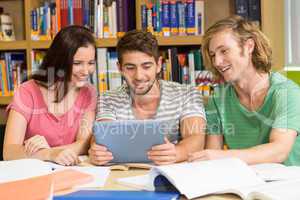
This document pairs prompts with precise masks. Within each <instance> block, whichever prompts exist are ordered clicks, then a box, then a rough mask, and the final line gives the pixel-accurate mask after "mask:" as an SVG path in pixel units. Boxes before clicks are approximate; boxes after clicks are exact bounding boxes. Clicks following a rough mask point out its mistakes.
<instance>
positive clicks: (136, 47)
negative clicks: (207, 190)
mask: <svg viewBox="0 0 300 200" xmlns="http://www.w3.org/2000/svg"><path fill="white" fill-rule="evenodd" d="M117 52H118V61H119V62H118V67H119V70H120V72H121V74H122V77H123V78H124V80H125V82H126V83H125V84H123V85H122V86H121V87H120V88H117V89H116V90H113V91H107V92H106V93H104V94H103V95H101V96H100V98H99V99H98V108H97V117H96V120H97V121H101V120H135V119H158V120H174V121H176V125H177V127H178V130H180V131H179V132H180V134H181V135H180V138H181V140H180V141H179V142H178V143H177V144H173V143H171V142H169V141H168V139H167V138H165V143H164V144H161V145H157V146H153V147H152V149H151V150H150V151H149V152H148V158H149V159H150V160H152V161H153V162H154V163H155V164H157V165H164V164H171V163H175V162H181V161H185V160H186V159H187V158H188V155H189V154H190V153H193V152H195V151H199V150H201V149H203V147H204V139H205V135H204V129H205V124H206V123H205V120H206V119H205V113H204V108H203V104H202V100H201V96H200V94H199V92H198V91H197V90H195V89H194V88H193V87H191V86H187V85H180V84H178V83H174V82H167V81H163V80H159V79H158V78H157V77H158V76H157V75H158V74H159V73H160V71H161V62H162V58H161V57H160V56H159V50H158V43H157V40H156V38H155V37H154V36H153V35H152V34H151V33H147V32H144V31H137V30H134V31H130V32H127V33H126V34H125V36H124V37H123V38H121V39H120V40H119V42H118V45H117ZM137 151H138V149H137ZM129 153H130V152H129ZM89 155H90V160H91V162H92V163H94V164H96V165H103V164H106V163H108V162H109V161H111V160H112V159H113V155H112V154H111V152H109V151H108V150H107V149H106V148H105V147H104V146H101V145H97V144H95V142H94V141H92V145H91V148H90V150H89Z"/></svg>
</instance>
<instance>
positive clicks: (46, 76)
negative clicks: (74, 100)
mask: <svg viewBox="0 0 300 200" xmlns="http://www.w3.org/2000/svg"><path fill="white" fill-rule="evenodd" d="M88 45H92V46H94V47H95V48H96V43H95V38H94V36H93V34H92V33H91V32H90V30H89V29H87V28H85V27H83V26H77V25H72V26H67V27H65V28H62V29H61V30H60V31H59V32H58V33H57V34H56V36H55V37H54V40H53V42H52V44H51V46H50V48H49V49H48V50H47V53H46V55H45V57H44V59H43V62H42V64H41V66H40V67H39V69H38V71H37V73H35V74H33V75H32V77H31V78H32V79H34V80H35V81H36V82H37V83H38V84H39V85H41V86H43V87H46V88H49V87H50V86H52V85H54V84H55V83H58V82H61V83H62V85H61V86H59V88H57V98H56V101H58V102H59V101H61V100H62V99H63V97H64V96H65V95H66V94H67V92H68V83H69V82H70V81H71V76H72V69H73V59H74V55H75V53H76V52H77V50H78V49H79V48H80V47H87V46H88Z"/></svg>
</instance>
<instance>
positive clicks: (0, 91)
mask: <svg viewBox="0 0 300 200" xmlns="http://www.w3.org/2000/svg"><path fill="white" fill-rule="evenodd" d="M25 63H26V60H25V52H4V53H0V77H1V81H0V96H11V95H13V91H14V89H15V88H16V87H17V86H18V85H20V84H21V83H22V82H23V81H24V80H26V77H27V74H26V73H27V71H26V64H25Z"/></svg>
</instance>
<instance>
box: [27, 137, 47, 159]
mask: <svg viewBox="0 0 300 200" xmlns="http://www.w3.org/2000/svg"><path fill="white" fill-rule="evenodd" d="M24 146H25V153H26V154H27V155H29V156H31V155H33V154H34V153H36V152H37V151H39V150H40V149H49V148H50V146H49V144H48V142H47V140H46V138H45V137H44V136H41V135H35V136H33V137H31V138H29V139H28V140H25V141H24Z"/></svg>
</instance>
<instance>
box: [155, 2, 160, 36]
mask: <svg viewBox="0 0 300 200" xmlns="http://www.w3.org/2000/svg"><path fill="white" fill-rule="evenodd" d="M155 6H156V16H157V20H156V32H157V34H158V35H160V34H161V0H157V1H156V4H155Z"/></svg>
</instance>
